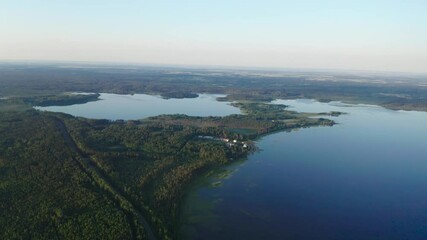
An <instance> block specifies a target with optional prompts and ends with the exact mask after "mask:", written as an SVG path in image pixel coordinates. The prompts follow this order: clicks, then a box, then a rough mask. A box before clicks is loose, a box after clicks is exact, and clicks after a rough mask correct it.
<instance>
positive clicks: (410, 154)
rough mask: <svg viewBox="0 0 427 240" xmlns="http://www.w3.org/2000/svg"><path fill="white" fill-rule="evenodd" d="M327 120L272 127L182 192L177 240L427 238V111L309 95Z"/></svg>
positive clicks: (300, 106)
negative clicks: (247, 150)
mask: <svg viewBox="0 0 427 240" xmlns="http://www.w3.org/2000/svg"><path fill="white" fill-rule="evenodd" d="M274 103H282V104H286V105H290V106H291V107H290V108H289V109H290V110H295V111H302V112H326V111H341V112H346V113H348V114H346V115H341V116H340V117H337V118H333V119H334V120H335V121H337V122H338V123H339V124H338V125H335V126H333V127H313V128H307V129H301V130H298V131H292V132H280V133H275V134H272V135H269V136H266V137H263V138H262V139H260V140H258V141H257V145H258V146H259V147H260V149H261V151H259V152H256V153H254V154H252V155H250V156H249V157H248V159H247V160H242V161H240V162H236V163H234V164H232V165H229V166H227V167H224V168H222V169H219V170H215V171H213V172H210V173H209V174H207V175H206V176H204V177H203V178H201V179H200V180H199V181H197V182H196V183H195V184H194V185H193V186H192V188H191V189H190V190H189V192H188V194H187V196H186V199H185V204H184V206H183V209H182V220H181V221H182V226H181V233H182V237H183V238H184V239H387V240H390V239H427V113H425V112H415V111H414V112H408V111H392V110H387V109H384V108H381V107H378V106H369V105H349V104H342V103H339V102H331V103H319V102H316V101H313V100H286V101H285V100H277V101H274Z"/></svg>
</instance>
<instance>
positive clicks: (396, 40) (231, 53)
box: [0, 0, 427, 72]
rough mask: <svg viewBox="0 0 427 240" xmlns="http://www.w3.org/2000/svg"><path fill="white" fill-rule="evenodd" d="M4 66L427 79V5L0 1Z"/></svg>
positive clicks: (380, 1) (424, 0) (423, 1)
mask: <svg viewBox="0 0 427 240" xmlns="http://www.w3.org/2000/svg"><path fill="white" fill-rule="evenodd" d="M0 59H3V60H7V59H8V60H20V59H22V60H75V61H104V62H138V63H160V64H162V63H164V64H197V65H222V66H254V67H280V68H332V69H362V70H363V69H365V70H379V71H384V70H385V71H407V72H427V0H400V1H397V0H387V1H386V0H354V1H346V0H329V1H328V0H323V1H322V0H319V1H313V0H312V1H309V0H300V1H286V0H280V1H279V0H263V1H261V0H260V1H251V0H209V1H205V0H199V1H196V0H174V1H166V0H155V1H154V0H153V1H143V0H141V1H136V0H135V1H130V0H129V1H126V0H122V1H119V0H114V1H113V0H103V1H98V0H26V1H25V0H1V1H0Z"/></svg>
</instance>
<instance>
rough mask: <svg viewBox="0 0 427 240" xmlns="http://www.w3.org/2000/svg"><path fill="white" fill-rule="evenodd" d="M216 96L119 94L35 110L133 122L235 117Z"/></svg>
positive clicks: (235, 109) (234, 109)
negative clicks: (177, 117)
mask: <svg viewBox="0 0 427 240" xmlns="http://www.w3.org/2000/svg"><path fill="white" fill-rule="evenodd" d="M222 96H224V95H218V94H199V97H197V98H184V99H164V98H161V97H160V96H154V95H147V94H133V95H120V94H110V93H101V94H100V97H99V98H100V99H101V100H99V101H95V102H88V103H84V104H75V105H69V106H49V107H35V108H36V109H38V110H42V111H51V112H63V113H68V114H71V115H73V116H78V117H86V118H94V119H110V120H118V119H122V120H136V119H142V118H147V117H152V116H157V115H161V114H177V113H179V114H187V115H189V116H226V115H230V114H239V113H240V110H239V108H236V107H233V106H231V105H230V104H229V103H228V102H218V101H216V98H217V97H222Z"/></svg>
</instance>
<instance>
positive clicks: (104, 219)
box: [0, 111, 132, 239]
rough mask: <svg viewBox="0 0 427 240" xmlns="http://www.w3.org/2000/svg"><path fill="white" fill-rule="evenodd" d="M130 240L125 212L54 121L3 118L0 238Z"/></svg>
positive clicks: (31, 116)
mask: <svg viewBox="0 0 427 240" xmlns="http://www.w3.org/2000/svg"><path fill="white" fill-rule="evenodd" d="M100 238H101V239H131V238H132V233H131V228H130V225H129V222H128V220H127V217H126V215H125V213H124V212H122V211H120V210H119V208H118V207H117V206H116V203H115V202H113V201H111V200H110V199H109V198H107V197H106V196H105V194H104V193H103V191H101V190H100V189H99V188H97V187H96V185H95V184H94V183H93V181H92V180H91V179H90V178H89V177H88V176H87V175H85V174H84V173H83V172H82V171H81V170H80V168H79V166H78V165H77V164H76V162H75V161H74V160H73V155H72V154H71V152H70V151H69V149H68V148H67V146H66V144H65V142H64V140H63V138H62V137H61V135H60V133H59V131H58V129H57V127H56V125H55V122H54V121H53V120H52V119H51V118H50V117H49V116H47V115H46V114H42V113H38V112H36V111H28V112H23V113H7V112H5V113H2V114H1V115H0V239H100Z"/></svg>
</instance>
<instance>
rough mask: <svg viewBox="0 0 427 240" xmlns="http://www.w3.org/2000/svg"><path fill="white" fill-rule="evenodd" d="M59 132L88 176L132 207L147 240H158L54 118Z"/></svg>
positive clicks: (142, 217) (126, 202)
mask: <svg viewBox="0 0 427 240" xmlns="http://www.w3.org/2000/svg"><path fill="white" fill-rule="evenodd" d="M54 120H55V122H56V124H57V126H58V129H59V131H60V132H61V135H62V137H63V138H64V140H65V142H66V144H67V146H68V147H69V148H70V150H71V151H72V152H73V153H74V154H75V155H76V156H77V157H78V158H79V159H81V161H82V162H83V164H82V163H81V162H79V160H78V159H76V158H75V159H74V160H75V161H76V162H77V163H78V164H79V165H80V166H81V167H82V168H83V169H85V170H86V171H85V172H86V174H89V175H90V174H96V177H97V178H99V179H101V180H102V181H103V183H104V184H107V187H106V188H105V187H101V186H100V187H101V188H103V189H105V190H108V191H109V192H110V193H111V194H112V195H113V196H118V198H119V199H120V201H124V202H125V204H126V205H128V206H130V207H131V208H132V209H133V210H134V212H135V213H136V215H137V216H136V217H137V218H138V220H139V221H140V222H141V224H142V226H143V227H144V231H145V235H146V237H147V239H149V240H156V237H155V235H154V233H153V231H152V229H151V227H150V225H149V224H148V222H147V220H146V219H145V217H144V216H143V214H142V213H141V212H140V211H139V210H138V208H137V207H135V206H134V205H133V204H132V201H131V200H129V199H127V198H126V196H124V195H123V194H122V193H121V191H119V190H118V189H117V188H116V187H115V186H113V185H112V184H111V183H110V181H109V179H107V178H106V177H105V176H104V175H103V174H102V172H101V171H100V170H99V169H98V168H97V167H96V166H95V165H94V164H93V163H92V161H91V160H90V157H89V156H86V154H84V153H83V152H82V151H81V150H80V149H79V148H78V146H77V144H76V143H75V142H74V140H73V138H72V137H71V136H70V134H69V132H68V131H67V127H66V126H65V123H64V122H63V121H62V120H61V119H59V118H54Z"/></svg>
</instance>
